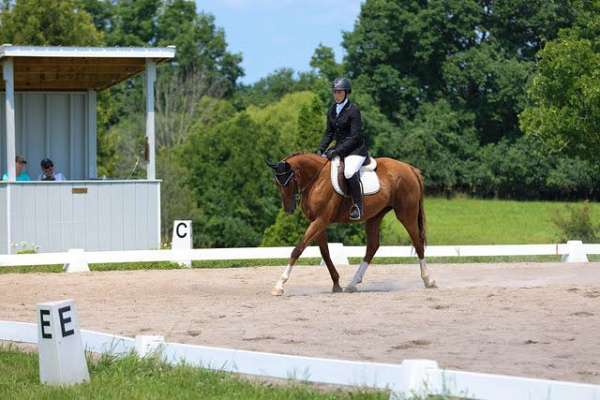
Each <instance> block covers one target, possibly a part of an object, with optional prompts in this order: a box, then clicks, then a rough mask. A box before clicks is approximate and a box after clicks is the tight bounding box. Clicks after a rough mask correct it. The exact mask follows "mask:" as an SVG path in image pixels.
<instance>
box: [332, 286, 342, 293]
mask: <svg viewBox="0 0 600 400" xmlns="http://www.w3.org/2000/svg"><path fill="white" fill-rule="evenodd" d="M331 291H332V292H333V293H340V292H343V291H344V290H343V289H342V287H341V286H340V285H335V286H334V287H333V289H331Z"/></svg>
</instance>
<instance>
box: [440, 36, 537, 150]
mask: <svg viewBox="0 0 600 400" xmlns="http://www.w3.org/2000/svg"><path fill="white" fill-rule="evenodd" d="M533 68H534V66H533V63H532V62H528V61H519V60H518V59H517V58H515V57H513V58H510V57H508V55H507V53H506V51H505V50H504V49H502V48H501V47H500V46H498V45H497V44H493V43H491V42H488V43H483V44H481V45H480V46H477V47H472V48H470V49H469V50H466V51H463V52H460V53H457V54H454V55H452V56H450V57H448V58H447V60H446V62H445V63H444V66H443V73H444V80H445V81H446V91H447V93H448V95H447V98H448V99H449V101H452V102H453V103H454V104H455V105H456V106H458V107H460V108H462V109H464V110H465V111H466V112H470V113H473V114H474V115H475V127H476V129H477V132H478V135H479V140H480V142H481V143H483V144H485V143H493V142H497V141H499V140H500V139H502V138H503V137H505V138H509V139H516V138H518V137H519V136H521V131H520V129H519V124H518V114H519V113H520V112H521V111H522V110H523V108H524V107H525V104H526V94H525V91H524V90H523V88H524V87H525V86H526V85H527V81H528V79H529V76H530V75H531V72H532V71H533Z"/></svg>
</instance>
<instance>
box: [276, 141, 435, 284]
mask: <svg viewBox="0 0 600 400" xmlns="http://www.w3.org/2000/svg"><path fill="white" fill-rule="evenodd" d="M268 165H269V166H270V167H271V168H273V170H274V173H275V182H276V183H277V186H278V188H279V191H280V193H281V199H282V203H283V207H284V209H285V211H286V212H288V213H292V212H294V210H295V208H296V196H297V195H300V196H301V204H302V211H303V212H304V215H305V216H306V218H308V220H309V221H310V225H309V226H308V228H307V229H306V232H304V237H303V238H302V239H301V240H300V242H299V243H298V244H297V245H296V247H295V248H294V250H293V251H292V254H291V257H290V260H289V263H288V266H287V268H286V269H285V271H284V272H283V274H282V275H281V278H280V279H279V280H278V281H277V283H276V284H275V287H274V288H273V291H272V292H271V293H272V294H273V295H274V296H281V295H282V294H283V285H284V284H285V283H286V282H287V280H288V279H289V277H290V273H291V272H292V267H293V266H294V264H295V263H296V261H297V260H298V258H299V257H300V255H301V254H302V252H303V251H304V249H305V248H306V246H308V244H309V243H310V242H311V241H313V240H316V241H317V242H318V243H319V248H320V250H321V255H322V256H323V260H324V261H325V264H327V269H328V270H329V274H330V275H331V279H332V280H333V291H334V292H341V291H342V288H341V287H340V276H339V274H338V272H337V270H336V269H335V266H334V265H333V262H332V261H331V258H330V257H329V248H328V245H327V226H328V225H330V224H332V223H350V222H355V221H350V219H349V210H350V206H351V200H350V199H349V198H344V197H342V196H341V195H339V194H338V193H337V192H335V191H334V189H333V186H332V184H331V178H330V169H331V168H330V167H331V163H330V161H328V160H327V159H326V158H323V157H321V156H318V155H316V154H311V153H297V154H292V155H291V156H288V157H286V158H285V159H284V160H283V161H280V162H278V163H276V164H273V163H268ZM376 172H377V176H378V177H379V181H380V186H381V188H380V190H379V192H377V193H375V194H372V195H368V196H365V197H364V215H363V219H362V220H360V221H356V222H366V232H367V251H366V254H365V257H364V259H363V261H362V262H361V264H360V266H359V267H358V269H357V271H356V273H355V275H354V278H353V279H352V281H351V282H350V284H349V285H348V286H347V287H346V291H348V292H354V291H356V285H358V284H359V283H361V282H362V279H363V277H364V275H365V272H366V270H367V267H368V266H369V263H370V262H371V260H372V259H373V257H374V256H375V252H377V249H378V248H379V226H380V224H381V220H382V219H383V217H384V216H385V214H386V213H387V212H388V211H390V210H394V212H395V213H396V218H398V220H399V221H400V222H401V223H402V225H404V227H405V228H406V230H407V232H408V234H409V235H410V238H411V240H412V243H413V246H414V247H415V250H416V251H417V255H418V257H419V262H420V265H421V278H422V279H423V283H424V284H425V287H426V288H435V287H437V286H436V284H435V281H434V280H432V279H431V278H430V277H429V274H428V272H427V264H426V262H425V242H426V239H425V210H424V209H423V177H422V176H421V173H420V171H419V170H418V169H416V168H414V167H412V166H411V165H409V164H406V163H403V162H400V161H396V160H393V159H391V158H378V159H377V170H376Z"/></svg>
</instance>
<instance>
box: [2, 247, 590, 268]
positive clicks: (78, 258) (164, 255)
mask: <svg viewBox="0 0 600 400" xmlns="http://www.w3.org/2000/svg"><path fill="white" fill-rule="evenodd" d="M292 250H293V247H240V248H221V249H190V250H129V251H83V250H79V251H77V252H61V253H39V254H16V255H0V267H8V266H24V265H49V264H70V263H73V262H85V263H90V264H91V263H123V262H156V261H174V262H182V261H186V260H249V259H279V258H281V259H287V258H288V257H289V256H290V254H291V252H292ZM329 250H330V254H331V256H332V259H333V261H334V263H345V264H347V263H348V261H347V257H363V256H364V254H365V246H344V245H343V244H341V243H330V246H329ZM587 254H600V244H583V243H581V242H580V241H569V242H568V243H556V244H526V245H477V246H471V245H468V246H429V247H427V248H426V250H425V255H426V256H427V257H470V256H483V257H485V256H542V255H560V256H563V259H564V260H563V261H576V262H586V261H587V256H586V255H587ZM415 256H416V254H415V250H414V248H413V247H412V246H381V247H380V248H379V250H378V251H377V254H376V257H415ZM320 257H321V253H320V252H319V248H318V247H316V246H311V247H307V248H306V250H305V251H304V252H303V253H302V256H301V258H320Z"/></svg>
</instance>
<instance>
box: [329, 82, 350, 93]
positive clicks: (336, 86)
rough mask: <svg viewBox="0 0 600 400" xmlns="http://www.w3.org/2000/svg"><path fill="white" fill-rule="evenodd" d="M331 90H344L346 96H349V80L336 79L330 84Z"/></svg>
mask: <svg viewBox="0 0 600 400" xmlns="http://www.w3.org/2000/svg"><path fill="white" fill-rule="evenodd" d="M331 90H345V91H346V94H350V93H351V92H352V85H350V80H349V79H347V78H337V79H336V80H334V81H333V83H332V84H331Z"/></svg>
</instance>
